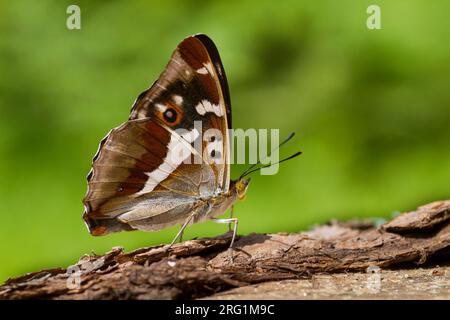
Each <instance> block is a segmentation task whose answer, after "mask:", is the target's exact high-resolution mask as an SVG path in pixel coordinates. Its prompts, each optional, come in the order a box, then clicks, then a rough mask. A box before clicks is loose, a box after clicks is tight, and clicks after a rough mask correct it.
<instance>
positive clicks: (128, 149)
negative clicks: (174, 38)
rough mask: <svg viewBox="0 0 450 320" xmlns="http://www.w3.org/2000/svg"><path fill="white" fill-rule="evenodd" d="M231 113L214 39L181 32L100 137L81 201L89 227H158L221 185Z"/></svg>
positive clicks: (225, 178) (99, 230) (96, 230)
mask: <svg viewBox="0 0 450 320" xmlns="http://www.w3.org/2000/svg"><path fill="white" fill-rule="evenodd" d="M196 121H197V124H199V123H201V130H202V132H198V130H197V129H198V128H197V127H195V123H196ZM230 121H231V107H230V99H229V93H228V85H227V82H226V77H225V72H224V70H223V67H222V64H221V62H220V58H219V54H218V52H217V49H216V47H215V46H214V44H213V43H212V41H211V40H210V39H209V38H208V37H206V36H204V35H197V36H193V37H189V38H187V39H185V40H184V41H183V42H182V43H181V44H180V45H179V46H178V47H177V49H176V50H175V52H174V53H173V55H172V57H171V59H170V61H169V64H168V65H167V67H166V69H165V71H164V72H163V73H162V74H161V76H160V78H159V79H158V80H157V81H156V82H155V83H154V84H153V86H152V87H151V88H150V89H148V90H146V91H145V92H143V93H142V94H141V95H139V97H138V98H137V99H136V101H135V103H134V105H133V107H132V110H131V114H130V117H129V120H128V121H127V122H126V123H124V124H123V125H122V126H120V127H118V128H116V129H113V130H112V131H111V132H110V133H109V134H108V136H107V137H106V138H105V139H104V140H102V142H101V144H100V147H99V151H98V152H97V155H96V156H95V157H94V161H93V168H92V171H91V173H90V174H89V176H88V192H87V194H86V197H85V199H84V201H83V202H84V204H85V214H84V219H85V221H86V222H87V224H88V226H89V229H90V231H91V233H92V234H94V235H100V234H105V233H108V232H114V231H120V230H130V229H140V230H159V229H161V228H164V227H167V226H170V225H173V224H176V223H180V221H182V220H183V219H185V218H186V217H187V216H188V215H189V213H190V212H191V210H192V209H193V206H195V204H196V201H197V199H198V198H199V197H205V196H208V195H211V194H213V193H215V192H217V191H227V190H228V187H229V163H228V156H229V142H228V128H229V126H230ZM181 129H183V131H180V130H181ZM208 129H211V130H208ZM204 132H207V133H208V134H206V135H203V134H202V133H204ZM198 139H200V140H201V145H202V149H201V150H200V151H199V150H197V149H196V148H195V146H197V145H198V144H197V143H198ZM180 147H181V150H182V151H183V152H181V153H180V155H178V152H179V151H180ZM174 156H175V157H174Z"/></svg>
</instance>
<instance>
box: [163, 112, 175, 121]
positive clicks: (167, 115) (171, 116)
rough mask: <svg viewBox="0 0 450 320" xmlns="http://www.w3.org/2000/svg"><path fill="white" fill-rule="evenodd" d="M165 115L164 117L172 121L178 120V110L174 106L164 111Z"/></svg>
mask: <svg viewBox="0 0 450 320" xmlns="http://www.w3.org/2000/svg"><path fill="white" fill-rule="evenodd" d="M163 116H164V119H165V120H166V121H167V122H170V123H172V122H175V121H176V120H177V112H176V111H175V110H174V109H172V108H170V109H167V110H166V111H164V113H163Z"/></svg>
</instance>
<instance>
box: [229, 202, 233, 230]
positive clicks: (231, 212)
mask: <svg viewBox="0 0 450 320" xmlns="http://www.w3.org/2000/svg"><path fill="white" fill-rule="evenodd" d="M233 214H234V206H231V209H230V219H233ZM228 232H231V222H230V223H229V224H228Z"/></svg>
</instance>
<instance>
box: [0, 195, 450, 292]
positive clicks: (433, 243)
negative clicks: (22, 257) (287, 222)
mask: <svg viewBox="0 0 450 320" xmlns="http://www.w3.org/2000/svg"><path fill="white" fill-rule="evenodd" d="M229 241H230V238H229V237H228V236H224V237H217V238H212V239H200V240H191V241H186V242H184V243H180V244H177V245H175V246H174V247H172V249H171V250H169V251H167V250H166V249H167V246H166V245H160V246H155V247H149V248H142V249H139V250H135V251H133V252H129V253H125V252H123V250H122V249H121V248H113V249H112V250H111V251H110V252H108V253H106V254H104V255H86V256H83V257H81V259H80V260H79V262H78V263H77V264H76V265H74V266H71V267H69V268H67V269H64V268H55V269H48V270H43V271H39V272H35V273H31V274H27V275H25V276H22V277H18V278H15V279H10V280H8V281H7V282H6V283H5V284H4V285H2V286H1V287H0V299H182V298H187V299H192V298H214V299H228V298H239V297H240V298H263V297H268V298H302V297H306V298H307V297H308V296H309V297H322V298H327V297H332V298H336V297H338V296H337V295H333V294H332V293H330V292H328V293H326V294H322V295H320V294H318V292H319V291H317V290H318V288H325V287H326V286H324V285H323V284H322V285H321V284H320V281H319V280H320V279H327V277H329V279H331V280H330V281H331V282H330V283H333V279H340V280H339V281H340V282H339V283H340V289H339V290H340V291H339V292H341V293H342V292H344V293H345V292H347V291H345V290H344V291H342V290H343V288H350V289H349V290H350V291H351V292H353V294H351V293H349V294H347V295H341V296H340V297H341V298H357V297H358V295H357V294H356V293H355V292H358V290H356V291H355V289H354V288H353V289H351V288H352V287H351V282H352V281H357V280H355V279H360V278H358V277H367V276H368V274H367V273H366V270H367V268H372V269H373V268H375V269H373V270H378V271H379V270H382V275H383V276H384V277H386V275H388V274H391V275H394V276H392V277H391V278H392V279H394V280H393V282H392V283H391V291H392V290H400V287H397V288H395V283H396V281H397V283H400V282H401V279H400V278H401V277H402V274H408V272H412V271H411V270H417V269H418V268H419V267H418V266H419V265H424V264H425V263H427V264H428V265H429V264H432V263H433V261H434V262H435V263H440V264H441V265H446V264H448V262H449V261H450V200H447V201H438V202H434V203H431V204H428V205H425V206H422V207H420V208H418V209H417V210H416V211H412V212H407V213H404V214H402V215H400V216H398V217H396V218H394V219H393V220H391V221H390V222H388V223H386V224H384V225H382V226H380V227H375V226H374V225H373V224H371V223H367V221H362V222H361V221H353V222H346V223H339V222H333V223H331V224H328V225H323V226H318V227H316V228H314V229H313V230H312V231H308V232H303V233H297V234H288V233H278V234H250V235H248V236H242V237H239V239H238V240H237V242H236V244H235V250H234V251H233V259H231V258H230V254H229V252H228V251H227V250H226V249H227V247H228V245H229ZM378 268H381V269H378ZM399 268H403V269H404V270H403V271H402V269H399ZM405 268H407V269H405ZM372 269H369V270H372ZM405 270H410V271H405ZM421 270H426V271H424V275H429V274H430V272H431V275H436V277H434V278H432V279H431V280H430V281H437V282H433V283H431V284H429V283H428V282H427V281H426V280H424V279H422V280H423V281H422V282H424V281H425V282H424V283H426V285H430V286H431V287H432V288H435V289H436V288H437V289H436V290H438V292H439V296H440V297H441V298H442V297H443V298H448V299H450V293H449V287H450V285H449V281H450V280H449V274H448V268H447V267H445V266H444V267H437V266H434V268H433V269H421ZM378 271H377V272H378ZM371 272H372V271H371ZM398 272H406V273H398ZM418 274H420V273H418ZM395 275H397V276H398V277H400V278H398V277H397V278H396V276H395ZM369 276H373V275H370V274H369ZM321 277H322V278H321ZM323 277H325V278H323ZM317 279H319V280H317ZM385 279H386V278H385ZM395 279H397V280H395ZM433 279H434V280H433ZM305 281H306V282H305ZM327 281H328V280H327ZM419 282H420V281H419ZM314 283H315V284H314ZM317 283H319V285H317ZM364 283H366V282H364ZM389 283H390V282H389ZM402 285H403V290H407V289H406V288H407V286H405V283H402ZM302 286H306V287H307V289H308V288H309V289H308V290H309V291H308V290H306V289H305V290H306V291H305V290H303V291H302V290H300V289H299V288H301V287H302ZM306 287H305V288H306ZM334 287H335V288H337V287H336V286H334ZM270 288H271V289H270ZM283 288H284V290H283ZM288 288H290V289H291V290H290V291H289V290H288ZM328 288H330V286H329V287H328ZM385 288H386V287H385ZM388 288H389V286H388ZM369 289H371V290H372V289H373V288H369ZM258 290H259V291H258ZM314 290H316V291H314ZM352 290H353V291H352ZM428 291H429V292H430V294H432V292H431V291H430V290H428ZM268 292H271V294H270V293H268ZM289 292H294V293H297V294H293V295H290V294H289ZM314 292H315V293H316V295H314ZM392 292H393V291H392ZM392 292H391V293H392ZM249 293H250V294H249ZM369 294H370V292H369ZM384 294H385V296H389V294H388V293H387V292H384ZM421 294H422V295H423V294H425V295H426V293H424V292H422V293H421ZM407 296H408V297H411V295H407ZM374 297H377V296H374Z"/></svg>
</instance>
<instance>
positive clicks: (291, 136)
mask: <svg viewBox="0 0 450 320" xmlns="http://www.w3.org/2000/svg"><path fill="white" fill-rule="evenodd" d="M294 136H295V132H291V133H290V134H289V135H288V136H287V137H286V138H285V139H284V140H283V141H281V143H280V144H279V145H278V146H276V147H275V148H273V149H272V150H271V151H270V153H269V154H268V155H267V156H266V157H265V158H264V160H266V159H267V158H268V157H270V156H271V155H272V153H273V152H274V151H276V150H278V149H280V147H281V146H282V145H283V144H285V143H286V142H288V141H289V140H291V139H292V138H293V137H294ZM286 160H287V159H286ZM282 161H284V160H282ZM280 162H281V161H280ZM278 163H279V162H278ZM258 164H261V159H259V160H258V162H256V163H254V164H252V165H251V166H250V167H248V168H247V169H246V170H245V171H244V172H242V174H241V176H240V177H239V180H240V179H242V178H243V177H245V176H246V175H247V174H248V173H249V172H253V171H255V170H259V169H261V168H265V167H260V168H258V169H255V170H253V171H251V170H252V169H253V168H254V167H256V166H257V165H258ZM273 164H276V163H273ZM273 164H270V165H273Z"/></svg>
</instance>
